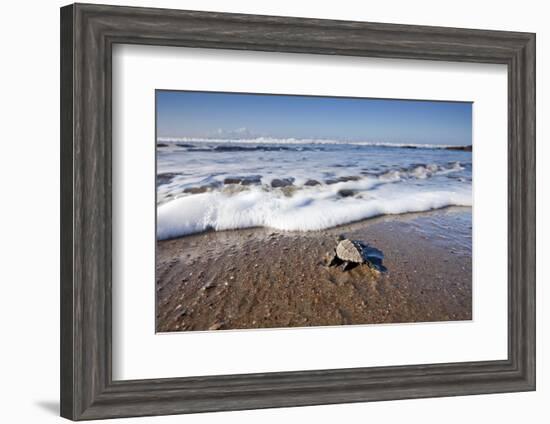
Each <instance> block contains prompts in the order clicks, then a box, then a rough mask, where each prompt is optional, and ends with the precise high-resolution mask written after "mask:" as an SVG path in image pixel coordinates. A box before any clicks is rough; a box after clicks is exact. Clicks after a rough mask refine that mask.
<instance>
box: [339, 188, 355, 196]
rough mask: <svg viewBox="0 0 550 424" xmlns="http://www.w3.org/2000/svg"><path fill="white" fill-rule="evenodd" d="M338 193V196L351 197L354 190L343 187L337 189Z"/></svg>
mask: <svg viewBox="0 0 550 424" xmlns="http://www.w3.org/2000/svg"><path fill="white" fill-rule="evenodd" d="M338 195H339V196H340V197H351V196H353V195H355V191H353V190H350V189H347V188H345V189H342V190H338Z"/></svg>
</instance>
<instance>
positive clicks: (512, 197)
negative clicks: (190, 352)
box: [60, 4, 535, 420]
mask: <svg viewBox="0 0 550 424" xmlns="http://www.w3.org/2000/svg"><path fill="white" fill-rule="evenodd" d="M116 43H127V44H145V45H159V46H185V47H202V48H214V49H219V48H222V49H240V50H258V51H270V52H294V53H314V54H320V55H348V56H370V57H383V58H400V59H416V60H418V59H429V60H442V61H454V62H480V63H497V64H505V65H507V69H508V105H509V107H508V111H509V112H508V113H509V115H508V158H509V159H508V359H507V360H495V361H483V362H462V363H446V364H426V365H407V366H390V367H370V368H350V369H331V370H318V371H299V372H278V373H265V374H241V375H225V376H211V377H186V378H165V379H151V380H131V381H113V379H112V378H111V375H112V374H111V367H112V362H111V353H112V352H111V337H112V333H111V319H112V311H111V306H112V305H111V284H112V280H111V279H112V273H111V260H112V257H111V243H112V242H111V236H112V233H111V230H112V215H111V213H112V212H111V204H112V199H111V195H112V190H111V175H112V169H111V167H112V161H111V154H112V146H111V125H112V122H111V119H112V118H111V89H112V88H111V53H112V47H113V45H114V44H116ZM151 119H153V117H151ZM60 124H61V235H60V237H61V415H62V416H63V417H66V418H69V419H73V420H84V419H99V418H114V417H131V416H144V415H163V414H180V413H193V412H205V411H226V410H242V409H253V408H273V407H289V406H302V405H319V404H330V403H343V402H364V401H379V400H390V399H407V398H422V397H436V396H456V395H470V394H481V393H500V392H516V391H529V390H534V389H535V34H531V33H521V32H503V31H485V30H470V29H457V28H441V27H423V26H408V25H394V24H391V25H390V24H379V23H366V22H346V21H331V20H319V19H302V18H288V17H273V16H254V15H242V14H225V13H205V12H195V11H180V10H166V9H149V8H130V7H113V6H102V5H88V4H75V5H70V6H66V7H63V8H62V9H61V122H60ZM487 260H490V258H488V259H487Z"/></svg>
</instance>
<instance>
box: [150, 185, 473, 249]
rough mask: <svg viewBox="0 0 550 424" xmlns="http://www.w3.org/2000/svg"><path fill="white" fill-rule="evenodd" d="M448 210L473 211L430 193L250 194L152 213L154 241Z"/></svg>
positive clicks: (467, 197) (463, 198) (214, 195)
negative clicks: (387, 195) (359, 196)
mask: <svg viewBox="0 0 550 424" xmlns="http://www.w3.org/2000/svg"><path fill="white" fill-rule="evenodd" d="M448 206H472V197H471V192H469V191H464V192H457V191H430V192H421V193H418V192H416V193H410V194H407V195H403V194H399V195H396V196H394V197H391V198H367V199H361V200H357V199H342V200H340V201H337V202H335V201H334V200H333V199H331V198H320V199H314V200H312V199H311V198H308V197H307V196H306V195H304V196H293V197H291V198H288V197H284V196H282V197H275V196H270V195H269V194H267V193H265V192H262V191H261V190H253V191H248V192H243V193H240V194H238V195H233V196H227V195H225V194H223V193H220V192H209V193H203V194H197V195H193V196H188V197H181V198H178V199H175V200H172V201H170V202H168V203H165V204H163V205H160V206H159V207H158V209H157V239H158V240H166V239H171V238H176V237H181V236H185V235H189V234H194V233H200V232H204V231H208V230H215V231H223V230H236V229H243V228H252V227H266V228H272V229H276V230H280V231H319V230H324V229H327V228H332V227H336V226H339V225H344V224H349V223H352V222H356V221H361V220H364V219H367V218H372V217H375V216H380V215H397V214H403V213H409V212H424V211H429V210H434V209H440V208H444V207H448Z"/></svg>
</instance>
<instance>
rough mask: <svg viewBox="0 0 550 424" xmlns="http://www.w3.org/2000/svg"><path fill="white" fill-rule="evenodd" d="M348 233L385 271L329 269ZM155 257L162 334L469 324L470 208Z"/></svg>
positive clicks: (160, 248)
mask: <svg viewBox="0 0 550 424" xmlns="http://www.w3.org/2000/svg"><path fill="white" fill-rule="evenodd" d="M342 234H343V235H344V236H346V237H349V238H352V239H358V240H362V241H364V242H367V243H369V244H370V245H372V246H373V247H376V248H378V249H380V250H382V251H383V252H384V254H385V258H384V266H385V267H386V268H387V271H386V272H382V273H379V272H377V271H374V270H371V269H370V268H369V267H368V266H367V265H360V266H357V267H355V268H354V269H351V270H349V271H342V270H341V269H340V268H328V267H326V266H325V264H324V263H323V258H324V256H325V255H326V253H328V252H330V251H331V249H333V248H334V247H335V246H336V239H337V237H338V236H339V235H342ZM156 257H157V264H156V278H157V282H156V295H157V299H156V306H157V308H156V309H157V317H156V329H157V331H158V332H170V331H184V330H197V331H204V330H220V329H221V330H223V329H247V328H281V327H308V326H332V325H353V324H378V323H405V322H433V321H457V320H471V319H472V259H471V208H469V207H450V208H443V209H438V210H434V211H429V212H421V213H409V214H403V215H384V216H380V217H377V218H369V219H366V220H363V221H358V222H355V223H352V224H347V225H342V226H338V227H334V228H330V229H327V230H320V231H310V232H283V231H276V230H271V229H268V228H258V227H256V228H248V229H241V230H226V231H219V232H216V231H210V232H203V233H198V234H192V235H187V236H183V237H179V238H174V239H169V240H163V241H158V242H157V254H156Z"/></svg>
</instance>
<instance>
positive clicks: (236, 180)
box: [223, 175, 262, 186]
mask: <svg viewBox="0 0 550 424" xmlns="http://www.w3.org/2000/svg"><path fill="white" fill-rule="evenodd" d="M261 182H262V176H261V175H247V176H245V177H227V178H225V179H224V180H223V183H224V184H240V185H245V186H246V185H255V184H260V183H261Z"/></svg>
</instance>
